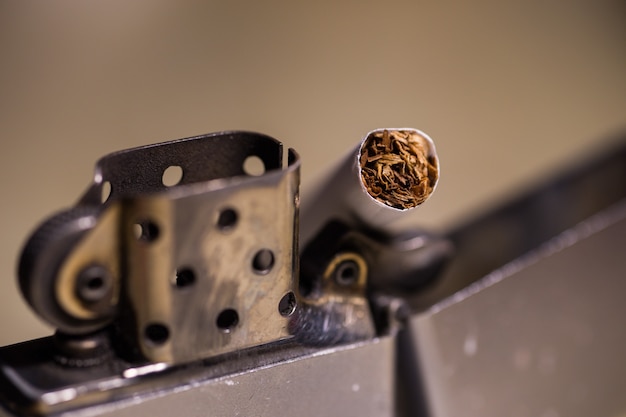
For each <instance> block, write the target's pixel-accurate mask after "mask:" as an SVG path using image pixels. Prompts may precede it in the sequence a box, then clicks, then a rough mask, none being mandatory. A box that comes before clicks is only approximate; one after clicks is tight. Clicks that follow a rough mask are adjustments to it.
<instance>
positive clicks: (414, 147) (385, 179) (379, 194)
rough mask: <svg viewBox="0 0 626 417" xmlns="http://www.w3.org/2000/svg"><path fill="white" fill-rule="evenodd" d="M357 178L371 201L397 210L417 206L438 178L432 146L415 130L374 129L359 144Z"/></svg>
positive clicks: (423, 135)
mask: <svg viewBox="0 0 626 417" xmlns="http://www.w3.org/2000/svg"><path fill="white" fill-rule="evenodd" d="M359 176H360V178H361V182H362V184H363V189H364V190H365V192H367V193H368V194H369V195H370V196H371V197H372V198H373V199H374V200H376V201H378V202H380V203H382V204H384V205H386V206H389V207H393V208H395V209H398V210H409V209H412V208H414V207H417V206H419V205H420V204H422V203H424V202H425V201H426V200H428V198H429V197H430V196H431V195H432V193H433V191H435V187H436V186H437V180H438V179H439V161H438V158H437V153H436V152H435V147H434V144H433V142H432V140H431V139H430V138H429V137H428V136H426V134H424V133H422V132H420V131H418V130H415V129H378V130H374V131H372V132H370V133H368V135H367V136H366V137H365V139H364V140H363V141H362V142H361V147H360V150H359Z"/></svg>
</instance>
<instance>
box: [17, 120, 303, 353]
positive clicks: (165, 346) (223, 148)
mask: <svg viewBox="0 0 626 417" xmlns="http://www.w3.org/2000/svg"><path fill="white" fill-rule="evenodd" d="M250 157H255V158H259V160H260V161H261V163H262V166H261V168H262V172H260V174H262V175H252V174H248V173H246V168H245V166H244V165H245V164H246V161H247V159H248V158H250ZM171 167H178V168H179V171H180V175H179V178H175V180H176V181H178V182H176V181H172V180H168V179H167V178H166V177H165V176H164V174H165V173H166V171H167V170H168V169H169V168H171ZM105 183H106V184H109V186H110V195H109V196H107V198H106V201H105V202H104V203H102V202H101V196H100V195H101V193H102V188H103V186H104V184H105ZM298 189H299V160H298V157H297V155H296V154H295V152H293V151H290V155H289V164H288V166H286V167H284V168H283V167H282V145H281V144H280V143H279V142H277V141H275V140H273V139H271V138H269V137H267V136H263V135H258V134H252V133H245V132H231V133H229V132H226V133H220V134H213V135H207V136H201V137H195V138H189V139H184V140H180V141H173V142H168V143H164V144H159V145H152V146H147V147H143V148H137V149H133V150H129V151H123V152H119V153H116V154H112V155H110V156H107V157H105V158H103V159H102V160H100V161H99V163H98V165H97V167H96V175H95V178H94V184H93V185H92V186H91V187H90V188H89V190H88V191H87V193H86V194H85V196H84V197H83V198H82V199H81V201H80V202H79V206H78V208H74V209H70V210H69V211H67V212H66V213H65V214H64V215H62V216H57V217H56V218H54V219H52V220H51V221H48V222H47V223H46V224H44V226H42V228H41V229H40V230H44V233H41V232H37V233H35V235H34V236H33V238H32V239H31V240H30V241H29V243H28V244H27V247H26V250H25V252H24V256H23V259H22V265H23V267H22V268H21V271H20V279H21V282H22V288H23V291H24V293H25V294H26V295H27V299H28V300H29V301H30V302H31V304H32V305H33V307H34V308H35V310H36V311H38V312H39V313H40V314H41V315H42V316H43V318H44V319H47V320H50V321H51V322H52V324H53V325H55V327H57V328H59V329H61V330H62V331H63V332H66V333H72V334H83V333H89V332H91V331H94V330H97V329H98V328H102V327H104V326H105V325H107V324H109V323H111V322H114V321H115V322H117V324H116V327H117V328H119V329H122V330H123V332H124V333H125V334H126V336H125V337H124V340H125V342H124V343H126V344H127V345H128V344H130V346H129V348H137V349H139V351H140V353H141V356H142V357H143V358H145V359H147V360H149V361H151V362H167V363H181V362H189V361H193V360H197V359H201V358H205V357H208V356H215V355H219V354H222V353H225V352H230V351H235V350H240V349H245V348H248V347H251V346H256V345H261V344H264V343H269V342H274V341H277V340H280V339H284V338H288V337H291V334H290V330H289V326H288V324H289V321H290V320H291V318H290V316H291V315H292V314H293V311H294V310H295V306H296V305H297V294H298V293H297V267H298V262H297V250H296V248H297V242H298V239H297V233H298V232H297V230H298V228H297V225H298V223H297V199H298ZM84 210H87V213H88V215H87V214H82V213H83V211H84ZM74 213H76V214H74ZM81 216H82V217H81ZM67 219H72V222H73V223H69V224H70V225H71V224H77V225H78V230H79V232H74V231H72V230H69V229H68V228H67V226H66V225H67V224H68V220H67ZM68 238H71V242H68V243H67V244H65V245H62V246H63V250H62V251H60V252H58V253H51V251H50V248H49V246H50V245H51V244H54V243H57V242H61V243H62V242H64V241H66V240H68ZM181 277H183V278H181ZM44 284H45V285H44ZM45 288H52V289H53V291H52V292H50V293H45V292H44V289H45ZM31 293H33V294H34V295H33V296H30V295H29V294H31ZM100 293H101V294H100ZM286 295H288V296H290V297H292V301H293V302H292V304H294V306H293V307H294V308H292V309H291V311H290V312H289V313H288V314H285V312H284V311H282V312H281V311H280V308H279V304H280V302H281V299H282V298H283V297H285V296H286ZM48 306H50V307H48ZM51 313H52V314H51Z"/></svg>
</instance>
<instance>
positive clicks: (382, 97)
mask: <svg viewBox="0 0 626 417" xmlns="http://www.w3.org/2000/svg"><path fill="white" fill-rule="evenodd" d="M0 51H1V55H0V56H1V58H0V59H1V65H0V94H1V98H2V100H1V101H0V140H1V145H0V191H1V192H2V198H1V200H0V205H1V216H0V233H1V234H2V238H1V239H0V345H3V344H7V343H13V342H17V341H20V340H24V339H26V338H32V337H38V336H42V335H46V334H48V333H49V332H50V330H49V329H48V328H47V327H45V326H44V325H43V324H41V323H40V321H39V320H38V319H36V318H35V317H34V315H33V314H32V313H30V311H29V310H28V309H27V308H26V307H25V305H24V303H23V301H22V299H21V296H20V295H19V293H18V291H17V287H16V284H15V282H16V281H15V264H16V259H17V256H18V253H19V250H20V247H21V245H22V244H23V242H24V240H25V238H26V236H27V235H28V233H29V232H30V231H31V230H32V228H33V227H34V226H35V225H36V224H37V223H38V222H39V221H40V220H42V219H43V218H44V217H45V216H48V215H50V214H51V213H52V212H54V211H55V210H58V209H61V208H63V207H67V206H69V205H71V204H73V203H74V201H75V200H76V198H77V197H78V196H79V194H80V193H82V191H83V189H84V188H85V187H86V186H87V184H88V183H89V181H90V179H91V175H92V167H93V164H94V162H95V160H96V159H97V158H98V157H100V156H102V155H103V154H105V153H108V152H111V151H114V150H118V149H123V148H128V147H132V146H137V145H142V144H148V143H153V142H158V141H164V140H168V139H176V138H181V137H187V136H191V135H195V134H200V133H206V132H211V131H217V130H223V129H249V130H256V131H261V132H263V133H267V134H270V135H273V136H275V137H276V138H278V139H280V140H282V141H283V142H285V143H286V144H287V145H289V146H291V147H294V148H296V149H297V150H298V151H299V152H300V154H301V156H302V158H303V160H304V166H303V183H304V188H303V192H304V193H306V190H307V185H308V184H311V182H312V180H313V178H314V177H315V176H316V175H317V174H319V173H320V172H321V171H322V170H323V169H324V167H325V166H327V163H328V160H333V159H335V158H336V156H337V155H340V154H343V153H344V152H345V151H346V150H347V149H348V148H350V147H351V146H352V145H354V144H355V143H356V142H357V141H358V140H359V139H360V137H361V136H362V135H363V134H364V133H366V132H367V131H369V130H371V129H373V128H377V127H399V126H411V127H417V128H420V129H422V130H424V131H425V132H427V133H429V134H430V135H431V136H432V137H433V138H434V140H435V141H436V143H437V147H438V150H439V156H440V159H441V162H442V166H443V172H442V179H441V182H440V184H439V188H438V191H437V193H436V195H435V196H434V197H433V199H432V200H431V201H430V202H429V203H428V204H427V205H426V206H424V208H423V209H420V211H419V215H418V216H417V217H416V218H415V219H414V221H415V222H416V223H419V224H421V225H425V226H428V227H431V228H433V229H440V228H442V227H445V226H446V225H448V224H453V223H454V222H456V221H458V220H459V219H462V218H463V217H465V216H468V215H470V214H472V213H476V212H478V211H480V210H481V209H483V208H486V207H489V206H490V205H492V204H495V202H497V201H500V200H501V199H502V198H504V197H505V196H507V195H511V194H512V193H514V192H515V190H516V189H518V188H519V187H521V186H524V185H527V184H532V183H533V182H535V181H538V180H540V179H541V178H542V177H544V176H545V175H547V174H548V173H550V172H552V171H553V170H554V169H556V168H557V167H560V166H563V165H564V164H566V163H567V161H570V160H572V158H574V159H576V158H578V157H581V156H584V155H585V154H586V153H588V152H590V151H593V149H594V148H596V147H602V146H604V145H605V144H606V140H607V138H608V137H609V135H610V134H612V133H614V132H616V131H618V130H619V129H620V128H624V127H626V3H624V2H623V1H592V0H589V1H576V0H575V1H566V0H562V1H559V0H552V1H538V0H529V1H526V0H519V1H512V2H511V1H509V2H501V1H475V2H466V1H461V0H458V1H452V0H451V1H437V2H435V1H433V2H424V1H414V2H409V1H407V2H399V1H395V2H394V1H387V2H382V1H381V2H361V1H349V2H341V3H340V2H325V1H317V2H293V1H267V2H242V1H213V2H201V1H180V2H173V1H165V0H160V1H141V0H138V1H122V0H117V1H116V0H112V1H103V2H96V1H90V2H85V1H73V2H71V1H54V2H13V3H8V2H3V3H2V4H1V5H0Z"/></svg>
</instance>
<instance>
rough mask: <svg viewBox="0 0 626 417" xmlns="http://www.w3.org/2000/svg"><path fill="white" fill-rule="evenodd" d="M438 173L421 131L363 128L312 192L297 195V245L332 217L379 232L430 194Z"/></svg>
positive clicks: (434, 154)
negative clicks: (364, 131) (299, 202)
mask: <svg viewBox="0 0 626 417" xmlns="http://www.w3.org/2000/svg"><path fill="white" fill-rule="evenodd" d="M439 172H440V171H439V159H438V157H437V151H436V149H435V145H434V143H433V141H432V139H431V138H430V137H429V136H428V135H426V134H425V133H424V132H422V131H419V130H417V129H411V128H401V129H391V128H387V129H376V130H373V131H371V132H369V133H368V134H367V135H365V137H364V138H363V139H362V140H361V142H360V143H359V144H358V145H357V146H356V147H355V148H354V149H353V150H352V151H351V152H350V153H349V154H348V155H347V157H346V158H344V159H343V160H342V161H341V162H340V163H339V164H338V166H337V167H335V169H332V170H331V173H330V175H328V176H327V177H326V178H325V180H323V181H321V182H320V183H318V185H317V187H316V189H315V190H314V191H313V192H311V193H309V194H304V195H303V201H302V205H301V211H300V232H301V239H300V242H301V244H302V245H306V243H307V242H308V241H309V240H310V239H311V238H312V237H313V236H314V235H315V234H316V233H317V232H319V231H320V229H321V228H322V227H324V225H325V224H326V223H327V222H329V221H330V220H332V219H337V220H341V221H343V222H345V223H348V224H349V225H351V226H353V227H356V228H370V229H378V230H384V229H385V228H386V227H387V226H388V224H390V223H392V222H394V221H396V220H398V219H400V218H402V217H404V216H406V215H407V213H408V212H411V211H413V210H414V209H415V208H416V207H418V206H419V205H421V204H423V203H424V202H425V201H426V200H428V199H429V198H430V196H431V195H432V194H433V192H434V191H435V188H436V186H437V182H438V180H439ZM302 247H304V246H302Z"/></svg>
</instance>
